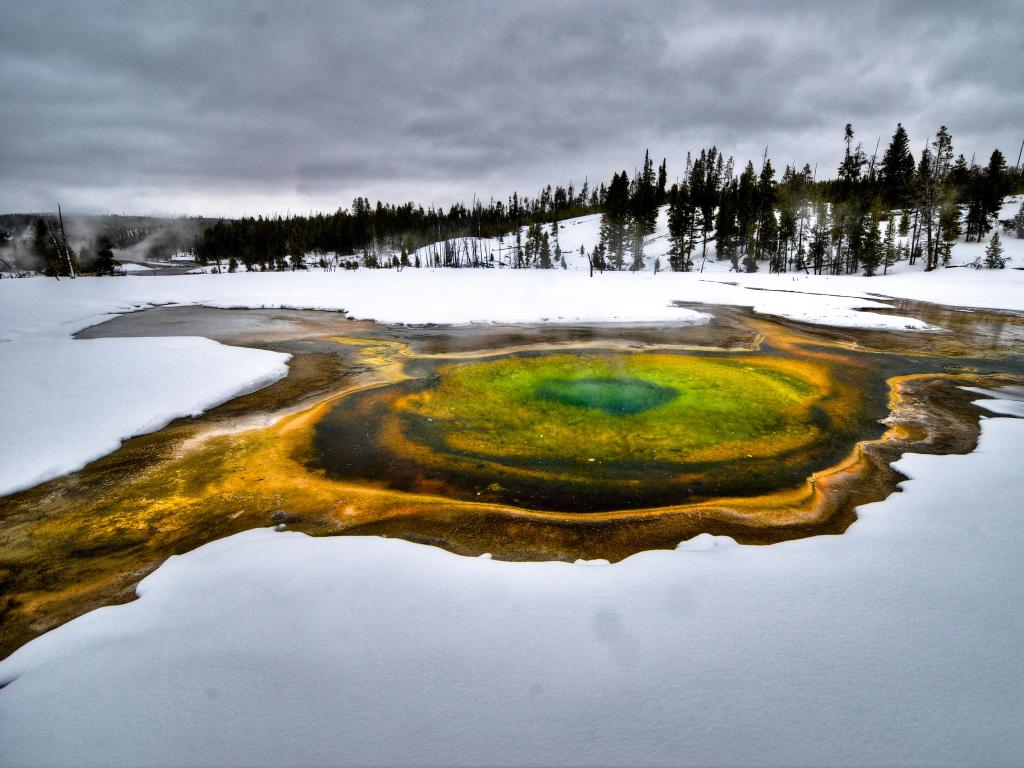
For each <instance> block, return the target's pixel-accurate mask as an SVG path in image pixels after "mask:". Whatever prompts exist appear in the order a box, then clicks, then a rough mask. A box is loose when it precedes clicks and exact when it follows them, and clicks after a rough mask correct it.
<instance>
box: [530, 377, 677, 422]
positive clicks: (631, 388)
mask: <svg viewBox="0 0 1024 768" xmlns="http://www.w3.org/2000/svg"><path fill="white" fill-rule="evenodd" d="M536 394H537V396H538V397H541V398H543V399H545V400H554V401H555V402H558V403H562V404H564V405H574V406H579V407H582V408H596V409H598V410H601V411H604V412H605V413H610V414H613V415H618V416H631V415H633V414H636V413H643V412H644V411H648V410H650V409H651V408H656V407H658V406H659V405H665V403H668V402H671V401H672V400H674V399H675V398H676V397H677V396H678V395H679V391H678V390H676V389H673V388H672V387H662V386H659V385H657V384H653V383H651V382H649V381H644V380H642V379H636V378H632V377H625V376H623V377H606V378H589V379H552V380H549V381H545V382H542V383H541V384H540V385H539V386H538V387H537V390H536Z"/></svg>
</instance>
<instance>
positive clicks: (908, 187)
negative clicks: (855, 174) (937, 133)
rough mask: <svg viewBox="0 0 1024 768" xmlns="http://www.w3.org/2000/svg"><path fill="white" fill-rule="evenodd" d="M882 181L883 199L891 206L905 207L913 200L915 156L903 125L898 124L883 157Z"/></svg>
mask: <svg viewBox="0 0 1024 768" xmlns="http://www.w3.org/2000/svg"><path fill="white" fill-rule="evenodd" d="M881 181H882V194H883V198H884V200H885V202H886V203H888V204H889V205H890V206H892V207H895V206H898V205H903V204H905V203H906V202H907V201H908V200H909V199H910V198H911V195H912V193H913V182H914V155H913V153H912V152H911V151H910V140H909V138H908V137H907V131H906V129H904V127H903V124H902V123H896V132H895V133H894V134H893V135H892V140H891V141H890V142H889V147H888V149H886V150H885V155H884V156H883V157H882V168H881Z"/></svg>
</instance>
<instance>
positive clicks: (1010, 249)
mask: <svg viewBox="0 0 1024 768" xmlns="http://www.w3.org/2000/svg"><path fill="white" fill-rule="evenodd" d="M1022 202H1024V195H1014V196H1009V197H1007V198H1005V199H1004V201H1003V205H1002V208H1000V211H999V215H998V217H997V218H998V219H999V220H1000V221H1003V220H1008V219H1012V218H1013V217H1014V216H1016V215H1017V212H1018V211H1019V210H1020V206H1021V203H1022ZM965 214H966V207H964V208H963V210H962V212H961V216H962V217H963V215H965ZM894 215H895V216H896V221H897V224H898V222H899V212H898V211H896V212H894ZM815 219H816V217H815V216H814V215H813V214H812V215H811V218H810V223H809V225H810V226H813V224H814V222H815ZM962 220H963V218H961V221H962ZM996 226H997V227H998V226H999V225H998V224H997V225H996ZM879 230H880V234H882V235H883V236H884V234H885V222H882V223H881V224H880V226H879ZM1000 230H1001V228H1000ZM526 231H527V227H523V228H522V229H521V231H520V242H521V243H523V244H525V243H526ZM543 231H544V232H547V233H548V235H549V237H551V238H552V239H551V247H552V249H554V238H553V235H554V230H553V228H552V225H550V224H546V225H544V226H543ZM993 231H995V230H993ZM713 234H714V233H712V237H713ZM991 237H992V232H990V233H989V234H988V235H987V236H986V237H985V238H984V239H983V240H982V241H981V242H980V243H979V242H971V243H968V242H965V238H964V236H961V237H960V239H959V241H958V242H957V243H956V244H955V246H954V248H953V254H952V261H951V266H953V267H962V266H964V265H968V264H971V263H973V262H976V261H984V257H985V247H986V246H987V245H988V242H989V240H990V239H991ZM1000 237H1001V239H1002V243H1003V248H1004V251H1005V256H1006V257H1007V258H1008V259H1009V261H1008V264H1007V266H1008V267H1010V268H1013V267H1017V268H1024V240H1021V239H1017V238H1016V237H1014V236H1012V235H1011V234H1009V233H1007V232H1002V233H1001V235H1000ZM896 239H897V242H898V243H901V244H903V245H907V244H908V242H909V240H910V238H909V237H899V236H898V235H897V238H896ZM600 240H601V215H600V214H591V215H588V216H580V217H578V218H574V219H565V220H563V221H561V222H559V224H558V246H559V247H558V250H559V252H560V253H561V254H562V255H563V256H564V257H565V262H566V266H565V269H566V270H568V271H589V268H590V262H589V260H588V259H587V258H586V257H585V256H581V255H580V253H579V251H580V247H581V246H582V247H583V248H584V249H585V250H586V252H587V253H591V252H592V251H593V250H594V247H595V246H596V245H597V244H598V242H600ZM450 242H451V243H452V244H453V245H454V246H455V248H456V249H457V250H458V251H460V252H463V251H464V250H466V249H469V250H470V252H471V251H472V249H473V248H474V247H475V248H476V249H477V251H478V252H479V253H480V254H482V255H483V256H484V257H487V256H493V257H494V258H495V261H496V262H503V263H507V262H508V260H509V254H510V253H511V252H512V249H513V248H514V246H515V237H514V236H510V235H506V236H505V237H503V238H497V237H492V238H480V239H477V238H468V237H460V238H454V239H452V240H451V241H450ZM669 247H670V242H669V237H668V207H667V206H662V207H661V208H660V209H659V210H658V218H657V222H656V226H655V231H654V233H653V234H651V235H649V236H648V237H647V238H645V240H644V259H645V261H644V271H646V272H653V271H654V266H655V261H656V260H659V261H660V267H661V269H662V270H668V269H669V261H668V253H669ZM441 248H442V246H441V245H440V244H437V245H428V246H425V247H423V248H420V249H418V250H417V251H416V255H418V256H419V258H420V260H421V262H422V263H424V264H426V263H427V259H428V257H429V256H430V254H431V253H433V252H436V251H439V250H440V249H441ZM702 252H703V251H702V247H701V245H700V243H698V244H697V248H696V250H695V251H694V252H693V253H692V254H691V259H692V260H693V262H694V270H695V271H698V272H701V273H703V274H704V275H705V276H709V275H721V274H729V276H730V278H732V277H737V275H736V273H734V272H732V271H731V269H732V264H731V262H730V261H728V260H723V261H721V262H719V261H717V259H716V251H715V242H714V240H713V239H712V240H710V241H709V242H708V246H707V254H706V258H704V257H703V256H702ZM702 267H703V268H702ZM759 267H760V269H761V270H765V269H766V265H765V264H764V263H761V264H759ZM556 269H561V266H556ZM923 269H924V262H923V260H921V261H919V262H918V263H917V264H916V265H915V266H913V267H911V266H910V265H909V264H908V263H907V262H906V261H902V262H897V264H896V265H895V266H894V267H891V268H890V269H889V270H888V271H889V273H890V274H892V273H895V274H899V273H903V272H910V273H913V274H920V273H922V272H923ZM955 271H957V272H961V271H964V270H960V269H957V270H955ZM755 274H756V273H755ZM793 274H803V273H790V275H793ZM787 276H789V275H787ZM878 276H879V277H885V276H883V275H878Z"/></svg>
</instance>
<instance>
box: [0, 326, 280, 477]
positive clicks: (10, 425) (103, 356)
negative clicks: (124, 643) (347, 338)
mask: <svg viewBox="0 0 1024 768" xmlns="http://www.w3.org/2000/svg"><path fill="white" fill-rule="evenodd" d="M0 354H2V355H3V357H4V368H5V369H6V370H3V371H0V391H2V392H3V397H4V402H5V407H4V408H0V434H2V435H3V436H4V439H3V441H2V444H0V495H3V494H7V493H13V492H15V491H19V490H23V489H25V488H31V487H32V486H34V485H36V484H38V483H41V482H44V481H46V480H49V479H51V478H54V477H58V476H60V475H63V474H66V473H68V472H73V471H75V470H78V469H81V468H82V467H84V466H85V465H86V464H88V463H89V462H90V461H92V460H94V459H98V458H100V457H101V456H105V455H106V454H108V453H110V452H112V451H114V450H116V449H117V448H118V446H119V445H120V444H121V440H122V439H124V438H127V437H131V436H133V435H139V434H143V433H145V432H152V431H155V430H157V429H160V428H161V427H163V426H165V425H166V424H167V423H168V422H169V421H171V420H172V419H175V418H178V417H180V416H196V415H199V414H200V413H202V412H203V411H204V410H206V409H208V408H211V407H213V406H215V405H219V404H220V403H223V402H225V401H227V400H230V399H231V398H233V397H236V396H238V395H240V394H242V393H244V392H250V391H252V390H255V389H259V388H260V387H263V386H265V385H267V384H270V383H272V382H273V381H276V380H277V379H280V378H282V377H284V376H285V375H287V373H288V367H287V365H286V364H285V361H287V359H288V355H283V354H280V353H277V352H265V351H263V350H256V349H242V348H240V347H228V346H224V345H223V344H218V343H217V342H215V341H211V340H209V339H203V338H195V337H189V338H179V337H169V338H158V339H94V340H89V341H73V340H71V339H67V338H64V339H59V338H58V339H46V340H45V341H41V340H40V339H38V338H32V339H20V340H17V341H9V342H6V343H2V344H0Z"/></svg>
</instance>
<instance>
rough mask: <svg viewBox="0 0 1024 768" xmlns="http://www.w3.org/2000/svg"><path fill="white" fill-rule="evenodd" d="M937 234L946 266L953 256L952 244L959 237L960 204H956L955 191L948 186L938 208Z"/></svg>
mask: <svg viewBox="0 0 1024 768" xmlns="http://www.w3.org/2000/svg"><path fill="white" fill-rule="evenodd" d="M939 235H940V237H941V238H942V254H941V258H942V264H943V266H948V265H949V262H950V259H951V258H952V256H953V246H954V245H955V244H956V240H957V238H958V237H960V206H958V205H957V204H956V192H955V191H954V190H953V188H951V187H950V188H948V189H946V190H945V192H944V193H943V200H942V207H941V208H940V209H939Z"/></svg>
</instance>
